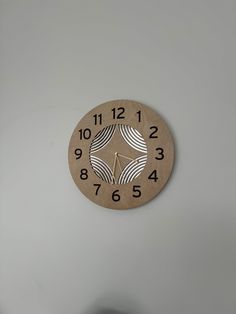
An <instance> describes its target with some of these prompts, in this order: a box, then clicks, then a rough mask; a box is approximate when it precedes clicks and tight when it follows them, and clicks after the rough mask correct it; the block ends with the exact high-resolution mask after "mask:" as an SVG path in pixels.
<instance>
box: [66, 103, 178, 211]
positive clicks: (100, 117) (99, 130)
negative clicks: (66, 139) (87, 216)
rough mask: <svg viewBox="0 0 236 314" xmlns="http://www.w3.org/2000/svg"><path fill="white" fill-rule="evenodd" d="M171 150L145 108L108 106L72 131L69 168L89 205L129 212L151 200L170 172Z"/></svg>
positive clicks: (159, 123)
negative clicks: (130, 209) (129, 209)
mask: <svg viewBox="0 0 236 314" xmlns="http://www.w3.org/2000/svg"><path fill="white" fill-rule="evenodd" d="M173 162H174V144H173V140H172V136H171V133H170V131H169V129H168V127H167V125H166V123H165V122H164V120H163V119H162V118H161V117H160V116H159V115H158V114H157V113H156V112H155V111H153V110H152V109H150V108H148V107H147V106H145V105H143V104H141V103H138V102H135V101H130V100H113V101H110V102H106V103H104V104H101V105H99V106H97V107H95V108H94V109H93V110H91V111H90V112H88V113H87V114H86V115H85V116H84V117H83V118H82V119H81V120H80V122H79V123H78V125H77V126H76V128H75V130H74V132H73V134H72V137H71V140H70V145H69V166H70V171H71V174H72V177H73V179H74V181H75V183H76V185H77V186H78V187H79V188H80V190H81V191H82V193H83V194H85V196H87V197H88V198H89V199H90V200H92V201H93V202H95V203H97V204H99V205H101V206H104V207H108V208H114V209H128V208H133V207H137V206H140V205H142V204H144V203H146V202H148V201H149V200H151V199H152V198H153V197H155V196H156V195H157V194H158V193H159V192H160V191H161V189H162V188H163V187H164V186H165V184H166V182H167V180H168V178H169V176H170V174H171V171H172V167H173Z"/></svg>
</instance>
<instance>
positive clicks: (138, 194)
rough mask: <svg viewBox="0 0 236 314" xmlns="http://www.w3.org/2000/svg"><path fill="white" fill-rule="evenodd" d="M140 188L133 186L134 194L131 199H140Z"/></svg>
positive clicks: (139, 186)
mask: <svg viewBox="0 0 236 314" xmlns="http://www.w3.org/2000/svg"><path fill="white" fill-rule="evenodd" d="M140 188H141V185H134V186H133V192H134V193H133V197H136V198H138V197H141V195H142V193H141V191H140Z"/></svg>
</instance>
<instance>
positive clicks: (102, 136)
mask: <svg viewBox="0 0 236 314" xmlns="http://www.w3.org/2000/svg"><path fill="white" fill-rule="evenodd" d="M115 130H116V125H115V124H113V125H109V126H107V127H105V128H104V129H102V130H101V131H100V132H98V134H97V135H96V136H95V138H94V139H93V141H92V143H91V146H90V153H91V154H93V153H96V152H97V151H99V150H100V149H102V148H104V147H105V146H106V145H107V144H108V143H109V142H110V140H111V139H112V136H113V135H114V133H115Z"/></svg>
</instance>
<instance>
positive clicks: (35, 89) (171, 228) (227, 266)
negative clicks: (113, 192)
mask: <svg viewBox="0 0 236 314" xmlns="http://www.w3.org/2000/svg"><path fill="white" fill-rule="evenodd" d="M0 3H1V10H0V20H1V34H0V38H1V39H0V40H1V46H2V48H1V58H0V59H1V61H0V62H1V65H0V68H1V72H0V73H1V74H0V76H1V84H0V91H1V96H0V97H1V98H0V104H1V105H0V106H1V111H0V113H1V116H0V128H1V146H0V150H1V152H0V174H1V190H0V193H1V222H0V255H1V262H0V270H1V279H0V289H1V290H0V291H1V292H0V308H1V309H0V311H1V314H78V313H79V314H83V313H90V311H89V309H91V307H93V306H95V307H96V306H98V305H96V304H97V302H98V304H100V305H101V306H102V305H105V303H107V302H110V303H112V304H113V305H114V306H116V304H117V303H119V304H120V302H121V303H122V302H124V304H125V307H126V306H127V307H129V306H131V308H132V307H136V310H137V311H136V313H141V314H143V313H144V314H156V313H160V314H195V313H196V314H222V313H224V314H234V313H235V311H236V299H235V293H236V244H235V243H236V242H235V239H236V191H235V190H236V189H235V186H236V184H235V178H236V166H235V161H236V148H235V134H236V92H235V90H236V88H235V82H236V74H235V73H236V62H235V56H236V41H235V32H236V20H235V14H236V2H235V1H234V0H224V1H220V0H199V1H195V0H180V1H178V0H157V1H134V0H132V1H129V0H128V1H124V0H120V1H118V0H117V1H115V0H111V1H108V0H107V1H106V0H100V1H96V0H93V1H85V0H84V1H72V0H67V1H30V0H28V1H27V0H21V1H17V0H15V1H14V0H9V1H4V0H1V1H0ZM116 98H129V99H134V100H137V101H141V102H143V103H145V104H147V105H149V106H151V107H152V108H154V109H156V110H157V111H159V112H160V113H161V115H162V116H164V118H165V119H166V120H167V122H168V124H169V125H170V127H171V129H172V132H173V133H174V137H175V143H176V148H177V159H176V164H175V170H174V174H173V176H172V178H171V180H170V182H169V184H168V186H167V187H166V188H165V189H164V191H163V192H162V193H161V194H160V195H159V196H158V197H157V198H156V199H155V200H153V201H152V202H150V203H148V204H147V205H146V206H143V207H141V208H138V209H135V210H129V211H125V212H122V211H112V210H108V209H103V208H101V207H99V206H96V205H95V204H93V203H91V202H90V201H88V200H87V199H85V197H84V196H83V195H82V194H81V193H80V192H79V190H78V189H77V188H76V186H75V185H74V183H73V181H72V179H71V176H70V174H69V170H68V165H67V147H68V143H69V139H70V136H71V133H72V131H73V128H74V127H75V125H76V123H77V122H78V120H79V119H80V118H81V117H82V116H83V115H84V114H85V113H86V112H87V111H88V110H89V109H92V108H93V107H94V106H96V105H98V104H100V103H102V102H104V101H107V100H111V99H116ZM126 299H127V300H126ZM120 300H121V301H120ZM129 302H131V305H128V303H129ZM119 304H118V305H119Z"/></svg>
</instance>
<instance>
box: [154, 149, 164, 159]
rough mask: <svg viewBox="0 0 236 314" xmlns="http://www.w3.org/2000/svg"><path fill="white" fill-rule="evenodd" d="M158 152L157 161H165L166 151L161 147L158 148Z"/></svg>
mask: <svg viewBox="0 0 236 314" xmlns="http://www.w3.org/2000/svg"><path fill="white" fill-rule="evenodd" d="M156 151H157V152H158V156H157V157H155V158H156V159H157V160H162V159H164V157H165V156H164V149H163V148H161V147H158V148H156Z"/></svg>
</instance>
